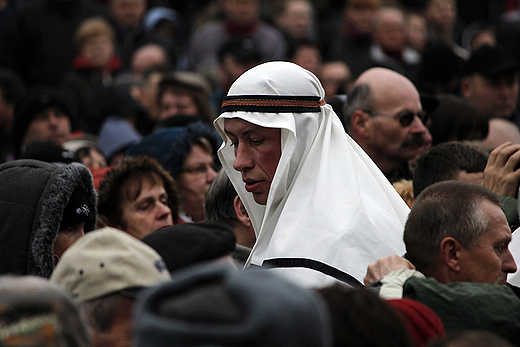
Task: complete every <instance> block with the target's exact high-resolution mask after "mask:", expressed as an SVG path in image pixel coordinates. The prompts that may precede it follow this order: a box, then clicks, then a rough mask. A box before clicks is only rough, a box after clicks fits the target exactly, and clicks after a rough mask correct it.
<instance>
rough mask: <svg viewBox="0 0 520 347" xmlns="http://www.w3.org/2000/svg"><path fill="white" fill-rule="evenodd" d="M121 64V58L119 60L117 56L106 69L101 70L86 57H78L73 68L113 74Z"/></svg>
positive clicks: (114, 56) (111, 59) (113, 57)
mask: <svg viewBox="0 0 520 347" xmlns="http://www.w3.org/2000/svg"><path fill="white" fill-rule="evenodd" d="M121 63H122V61H121V58H119V57H118V56H117V55H113V56H112V58H110V60H109V61H108V64H107V65H106V66H105V67H104V68H102V69H100V68H98V67H94V66H92V63H91V62H90V61H89V60H87V59H86V58H85V57H83V56H81V55H78V56H77V57H76V58H74V62H73V66H74V69H75V70H80V69H82V70H96V71H100V72H108V73H112V72H113V71H115V70H117V69H119V68H120V67H121Z"/></svg>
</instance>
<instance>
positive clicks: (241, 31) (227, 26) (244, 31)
mask: <svg viewBox="0 0 520 347" xmlns="http://www.w3.org/2000/svg"><path fill="white" fill-rule="evenodd" d="M258 23H259V22H258V21H254V22H253V23H251V24H247V25H245V26H239V25H236V24H235V23H233V22H231V21H230V20H228V19H226V20H225V21H224V30H225V31H226V33H228V34H229V35H249V36H250V35H253V33H254V32H255V30H256V28H257V27H258Z"/></svg>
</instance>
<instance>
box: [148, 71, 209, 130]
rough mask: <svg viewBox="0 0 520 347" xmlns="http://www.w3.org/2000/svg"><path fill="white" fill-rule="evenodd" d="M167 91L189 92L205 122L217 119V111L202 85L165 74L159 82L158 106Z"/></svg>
mask: <svg viewBox="0 0 520 347" xmlns="http://www.w3.org/2000/svg"><path fill="white" fill-rule="evenodd" d="M167 91H171V92H173V93H176V94H188V95H189V96H190V97H191V99H192V100H193V102H194V103H195V105H196V106H197V112H198V116H200V117H201V118H202V119H203V120H204V122H205V123H207V124H212V122H213V120H214V119H215V112H214V111H213V109H212V106H211V103H210V100H209V96H208V92H207V91H206V90H205V89H204V87H202V85H198V84H196V83H191V82H188V81H184V80H181V79H179V78H176V77H175V75H173V76H171V75H170V76H168V75H165V76H164V77H163V79H162V80H161V82H159V92H158V93H157V105H158V106H160V104H161V99H162V97H163V95H164V93H165V92H167Z"/></svg>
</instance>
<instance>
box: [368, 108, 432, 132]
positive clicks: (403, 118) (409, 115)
mask: <svg viewBox="0 0 520 347" xmlns="http://www.w3.org/2000/svg"><path fill="white" fill-rule="evenodd" d="M363 112H365V113H366V114H369V115H370V116H372V117H374V116H385V117H392V118H394V119H397V120H398V121H399V124H401V126H402V127H403V128H406V127H409V126H410V125H411V124H412V123H413V121H414V119H415V116H417V117H419V119H420V120H421V121H422V123H423V124H426V122H427V121H428V113H426V112H424V111H420V112H417V113H413V112H412V111H403V112H402V113H398V114H392V113H384V112H375V111H371V110H364V111H363Z"/></svg>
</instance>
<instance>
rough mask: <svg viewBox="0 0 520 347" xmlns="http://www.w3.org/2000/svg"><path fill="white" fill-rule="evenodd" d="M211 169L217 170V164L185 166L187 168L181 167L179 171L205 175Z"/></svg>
mask: <svg viewBox="0 0 520 347" xmlns="http://www.w3.org/2000/svg"><path fill="white" fill-rule="evenodd" d="M210 169H212V170H213V171H215V172H216V171H218V170H219V166H218V165H216V164H213V163H211V164H200V165H198V166H196V167H193V168H187V169H182V171H181V172H186V173H189V174H195V175H199V176H203V175H206V174H207V173H208V171H209V170H210Z"/></svg>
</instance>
